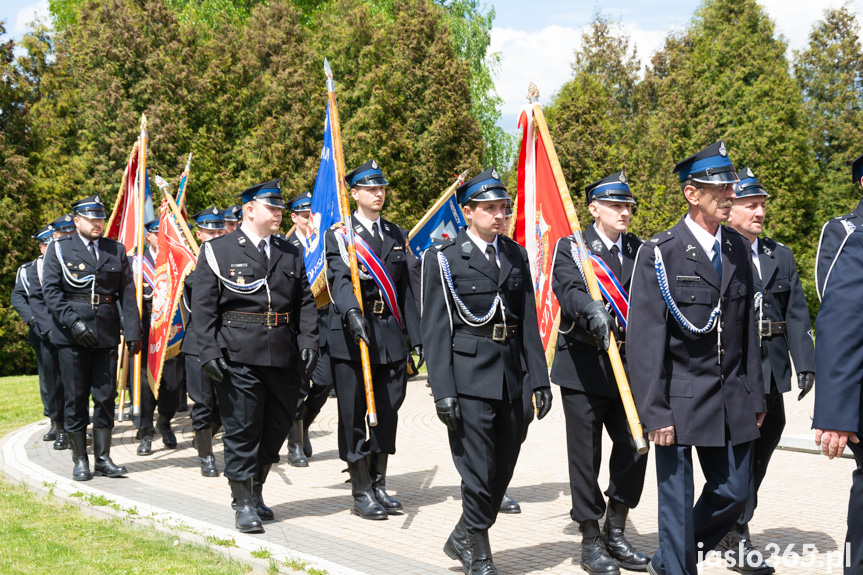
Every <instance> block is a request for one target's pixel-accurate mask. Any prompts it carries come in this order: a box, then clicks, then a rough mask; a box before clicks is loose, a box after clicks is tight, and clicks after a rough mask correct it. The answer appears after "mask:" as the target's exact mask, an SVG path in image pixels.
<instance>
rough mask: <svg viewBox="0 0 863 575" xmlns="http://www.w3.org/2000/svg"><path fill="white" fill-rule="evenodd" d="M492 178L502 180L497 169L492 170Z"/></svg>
mask: <svg viewBox="0 0 863 575" xmlns="http://www.w3.org/2000/svg"><path fill="white" fill-rule="evenodd" d="M491 177H492V178H494V179H495V180H499V179H500V176H498V175H497V168H492V170H491Z"/></svg>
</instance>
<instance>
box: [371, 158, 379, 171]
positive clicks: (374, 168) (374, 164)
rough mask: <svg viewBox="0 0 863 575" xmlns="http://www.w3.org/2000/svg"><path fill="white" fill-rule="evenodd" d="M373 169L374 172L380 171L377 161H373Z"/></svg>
mask: <svg viewBox="0 0 863 575" xmlns="http://www.w3.org/2000/svg"><path fill="white" fill-rule="evenodd" d="M372 169H373V170H377V169H378V163H377V162H376V161H374V160H372Z"/></svg>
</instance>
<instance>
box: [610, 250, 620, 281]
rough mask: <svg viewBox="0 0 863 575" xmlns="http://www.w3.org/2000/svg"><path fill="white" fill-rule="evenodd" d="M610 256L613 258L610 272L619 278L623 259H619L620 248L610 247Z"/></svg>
mask: <svg viewBox="0 0 863 575" xmlns="http://www.w3.org/2000/svg"><path fill="white" fill-rule="evenodd" d="M611 255H612V256H614V266H612V268H611V270H612V271H613V272H614V273H615V275H617V276H618V277H620V275H621V273H622V270H621V265H623V258H621V257H620V248H619V247H617V244H614V245H613V246H611Z"/></svg>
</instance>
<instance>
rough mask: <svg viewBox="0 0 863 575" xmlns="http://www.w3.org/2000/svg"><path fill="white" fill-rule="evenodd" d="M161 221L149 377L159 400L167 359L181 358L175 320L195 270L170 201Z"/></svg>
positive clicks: (148, 360) (151, 328) (193, 257)
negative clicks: (172, 343)
mask: <svg viewBox="0 0 863 575" xmlns="http://www.w3.org/2000/svg"><path fill="white" fill-rule="evenodd" d="M160 213H161V217H160V221H159V244H158V246H159V247H158V251H157V254H156V272H155V280H154V284H155V285H154V288H153V315H152V316H151V317H150V342H149V348H148V350H147V376H148V379H149V381H150V387H151V388H152V389H153V394H154V395H155V396H156V398H157V399H158V397H159V383H160V382H161V381H162V366H163V365H164V363H165V360H166V359H170V358H171V357H173V356H175V355H177V353H178V352H179V343H177V344H176V345H174V346H173V347H171V346H169V342H171V341H172V340H174V339H175V337H174V336H176V335H177V331H178V329H182V324H181V325H180V326H177V325H176V323H175V321H174V318H175V317H176V315H177V313H176V312H177V306H178V305H179V304H180V298H181V297H182V295H183V285H184V284H185V281H184V280H185V279H186V276H187V275H189V273H190V272H191V271H192V270H193V269H194V267H195V256H194V254H193V253H192V250H190V249H189V248H188V246H186V243H185V241H184V240H183V232H182V231H181V230H180V228H179V226H178V225H177V223H176V221H175V220H174V216H173V214H172V213H171V209H170V208H169V207H168V200H167V198H166V199H164V200H162V208H161V212H160Z"/></svg>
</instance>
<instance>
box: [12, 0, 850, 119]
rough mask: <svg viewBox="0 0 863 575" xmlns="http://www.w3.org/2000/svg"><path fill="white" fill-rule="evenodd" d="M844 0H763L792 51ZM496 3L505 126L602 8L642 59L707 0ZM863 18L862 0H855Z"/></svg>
mask: <svg viewBox="0 0 863 575" xmlns="http://www.w3.org/2000/svg"><path fill="white" fill-rule="evenodd" d="M844 1H845V0H759V2H760V3H761V5H762V6H764V8H765V9H766V10H767V13H768V14H769V15H770V16H771V18H773V20H774V22H775V23H776V28H777V32H778V33H780V34H782V35H783V36H784V37H785V39H786V40H787V41H788V43H789V50H799V49H802V48H804V47H805V45H806V41H807V37H808V34H809V30H810V29H811V28H812V24H813V23H815V22H816V21H817V20H819V19H820V18H821V17H822V15H823V11H824V10H825V9H826V8H828V7H836V6H840V5H841V4H843V3H844ZM486 3H487V5H488V6H494V9H495V13H496V17H495V20H494V24H493V29H492V44H491V49H492V50H493V51H495V52H500V53H501V56H502V64H501V69H500V70H499V71H498V74H497V77H496V79H495V83H496V86H497V92H498V94H499V95H500V96H501V97H502V98H503V100H504V105H503V109H502V112H503V115H502V117H501V119H500V121H499V125H500V126H501V127H502V128H503V129H504V130H506V131H508V132H513V131H515V129H516V121H517V118H518V111H519V109H520V107H521V106H522V104H523V103H524V102H525V99H524V95H525V94H526V93H527V86H528V83H530V82H534V83H536V84H537V86H539V89H540V101H541V102H548V101H549V98H550V97H551V96H552V95H553V94H554V93H555V92H557V91H558V90H559V89H560V87H561V86H562V85H563V84H564V83H565V82H566V81H567V80H568V79H569V78H570V76H571V71H570V64H571V63H572V60H573V54H574V51H575V50H576V49H577V48H578V47H579V44H580V41H581V34H582V31H583V30H584V28H585V27H586V26H587V25H588V24H589V23H590V21H591V20H592V19H593V15H594V13H595V11H596V10H597V8H600V9H601V10H602V13H603V14H605V15H607V16H609V17H610V18H611V19H613V20H619V21H620V23H621V26H622V28H623V30H625V31H626V32H627V33H628V34H629V35H630V37H631V38H632V40H633V41H634V43H635V44H636V46H637V48H638V54H639V57H640V59H641V61H642V64H644V63H646V62H648V61H649V60H650V56H651V55H652V54H653V52H654V51H656V50H657V49H658V48H660V47H661V46H662V42H663V40H664V38H665V36H666V34H668V32H669V31H671V30H674V29H680V28H682V27H685V26H686V25H687V24H688V23H689V21H690V19H691V18H692V13H693V12H694V11H695V9H696V8H697V7H698V6H699V4H700V3H701V0H603V1H602V2H596V1H595V0H593V1H583V0H575V1H573V0H534V1H533V2H529V3H528V2H525V1H524V0H492V1H489V0H486ZM849 4H850V6H851V8H852V9H854V10H855V11H856V12H857V13H858V17H859V18H860V19H861V21H863V11H861V7H863V0H850V2H849ZM47 7H48V2H47V0H3V1H2V3H0V19H2V20H6V28H7V31H8V32H9V34H11V35H12V36H13V37H20V36H21V34H23V33H24V32H25V30H26V27H27V23H28V22H30V21H32V20H33V16H34V14H36V13H44V14H47Z"/></svg>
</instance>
